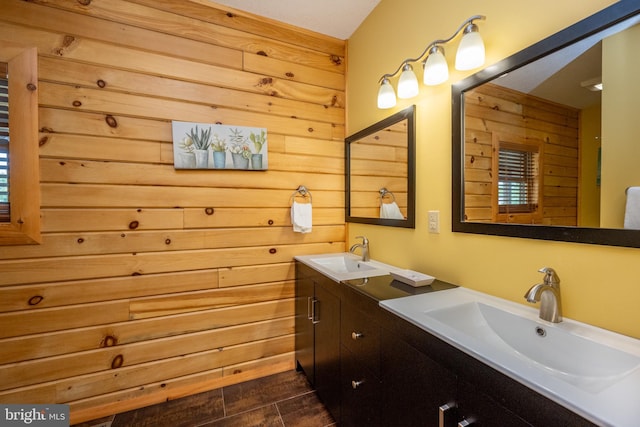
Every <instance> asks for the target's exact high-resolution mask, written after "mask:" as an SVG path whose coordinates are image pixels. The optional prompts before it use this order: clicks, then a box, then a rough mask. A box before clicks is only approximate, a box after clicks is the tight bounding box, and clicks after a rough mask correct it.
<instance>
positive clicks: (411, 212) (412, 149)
mask: <svg viewBox="0 0 640 427" xmlns="http://www.w3.org/2000/svg"><path fill="white" fill-rule="evenodd" d="M415 110H416V106H415V105H412V106H410V107H407V108H405V109H404V110H402V111H399V112H397V113H395V114H393V115H391V116H389V117H387V118H385V119H382V120H380V121H379V122H377V123H374V124H373V125H371V126H369V127H367V128H365V129H362V130H361V131H359V132H356V133H354V134H353V135H351V136H349V137H347V138H346V139H345V140H344V141H345V221H346V222H357V223H361V224H375V225H386V226H394V227H404V228H415V226H416V212H415V210H416V208H415V198H416V119H415ZM405 119H406V120H407V150H408V153H407V154H408V155H407V219H404V220H401V219H387V218H366V217H354V216H351V182H350V181H351V179H350V178H351V162H350V155H351V142H353V141H357V140H359V139H362V138H363V137H365V136H368V135H371V134H373V133H376V132H378V131H380V130H382V129H385V128H387V127H389V126H391V125H394V124H396V123H399V122H401V121H402V120H405Z"/></svg>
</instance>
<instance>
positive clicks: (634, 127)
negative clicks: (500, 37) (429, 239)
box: [452, 0, 640, 247]
mask: <svg viewBox="0 0 640 427" xmlns="http://www.w3.org/2000/svg"><path fill="white" fill-rule="evenodd" d="M639 23H640V7H639V5H638V2H637V1H624V0H623V1H620V2H618V3H615V4H614V5H612V6H610V7H608V8H606V9H604V10H602V11H600V12H598V13H596V14H595V15H593V16H591V17H589V18H587V19H584V20H582V21H580V22H578V23H577V24H574V25H572V26H571V27H569V28H567V29H565V30H563V31H560V32H559V33H557V34H555V35H553V36H551V37H549V38H547V39H545V40H542V41H541V42H539V43H536V44H534V45H533V46H531V47H529V48H527V49H525V50H523V51H521V52H519V53H517V54H515V55H513V56H511V57H509V58H507V59H505V60H503V61H501V62H499V63H498V64H496V65H494V66H491V67H488V68H487V69H485V70H482V71H480V72H479V73H476V74H474V75H473V76H471V77H468V78H466V79H465V80H463V81H461V82H459V83H457V84H455V85H454V86H453V88H452V101H453V116H452V120H453V182H452V184H453V218H452V220H453V231H458V232H468V233H480V234H494V235H502V236H513V237H525V238H535V239H546V240H562V241H571V242H582V243H595V244H603V245H615V246H627V247H640V230H638V228H640V226H639V225H638V224H640V198H639V199H638V200H636V199H635V196H636V195H637V194H639V193H640V167H638V164H637V161H638V160H639V159H640V143H639V142H638V139H639V138H640V79H638V70H639V69H640V56H638V55H637V51H638V46H640V25H639ZM638 197H640V196H638Z"/></svg>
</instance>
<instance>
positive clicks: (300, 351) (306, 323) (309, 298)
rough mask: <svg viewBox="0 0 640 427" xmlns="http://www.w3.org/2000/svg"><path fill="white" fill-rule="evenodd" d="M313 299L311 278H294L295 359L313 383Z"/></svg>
mask: <svg viewBox="0 0 640 427" xmlns="http://www.w3.org/2000/svg"><path fill="white" fill-rule="evenodd" d="M313 301H314V283H313V281H312V280H311V279H308V278H304V277H300V275H298V277H297V278H296V302H295V304H296V335H295V337H296V338H295V341H296V361H297V362H298V363H297V364H298V368H299V369H302V370H303V371H304V373H305V374H306V376H307V379H308V380H309V382H310V383H311V384H312V385H313V384H315V370H314V364H315V360H314V337H313V335H314V334H313V323H312V321H311V309H312V304H313Z"/></svg>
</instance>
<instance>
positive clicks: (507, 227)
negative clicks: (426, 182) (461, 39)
mask: <svg viewBox="0 0 640 427" xmlns="http://www.w3.org/2000/svg"><path fill="white" fill-rule="evenodd" d="M639 13H640V7H639V6H638V3H637V2H634V1H625V0H621V1H619V2H618V3H614V4H613V5H611V6H609V7H607V8H605V9H603V10H601V11H600V12H596V13H595V14H593V15H591V16H589V17H587V18H585V19H583V20H581V21H579V22H577V23H576V24H573V25H571V26H569V27H567V28H566V29H564V30H561V31H559V32H558V33H556V34H554V35H552V36H549V37H547V38H545V39H543V40H542V41H540V42H537V43H535V44H534V45H532V46H530V47H528V48H526V49H524V50H522V51H520V52H518V53H516V54H514V55H511V56H509V57H508V58H506V59H504V60H502V61H500V62H498V63H497V64H495V65H493V66H491V67H488V68H486V69H484V70H481V71H479V72H478V73H476V74H473V75H472V76H469V77H467V78H465V79H464V80H462V81H460V82H458V83H455V84H454V85H453V86H452V88H451V92H452V125H453V128H452V162H453V164H452V231H454V232H462V233H474V234H489V235H496V236H508V237H521V238H529V239H542V240H557V241H564V242H576V243H589V244H598V245H609V246H624V247H632V248H639V247H640V230H626V229H613V228H587V227H568V226H547V225H522V224H503V223H481V222H465V221H464V93H465V91H468V90H471V89H473V88H475V87H477V86H479V85H481V84H483V83H487V82H488V81H490V80H493V79H495V78H497V77H499V76H501V75H503V74H505V73H508V72H511V71H513V70H515V69H517V68H519V67H522V66H524V65H527V64H529V63H531V62H533V61H535V60H537V59H540V58H541V57H543V56H545V55H548V54H551V53H553V52H555V51H557V50H559V49H562V48H564V47H566V46H568V45H570V44H573V43H575V42H577V41H579V40H581V39H583V38H586V37H588V36H591V35H593V34H595V33H597V32H600V31H602V30H604V29H606V28H608V27H611V26H613V25H616V24H618V23H620V22H622V21H624V20H626V19H628V18H631V17H633V16H635V15H637V14H639Z"/></svg>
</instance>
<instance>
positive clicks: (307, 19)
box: [213, 0, 380, 40]
mask: <svg viewBox="0 0 640 427" xmlns="http://www.w3.org/2000/svg"><path fill="white" fill-rule="evenodd" d="M213 1H214V2H215V3H218V4H222V5H226V6H230V7H233V8H234V9H239V10H242V11H245V12H249V13H253V14H254V15H260V16H265V17H267V18H271V19H275V20H277V21H281V22H286V23H287V24H291V25H295V26H296V27H300V28H306V29H307V30H311V31H315V32H317V33H322V34H326V35H329V36H332V37H336V38H338V39H341V40H347V39H348V38H349V37H351V35H352V34H353V32H354V31H355V30H356V28H358V26H359V25H360V24H361V23H362V21H364V19H365V18H366V17H367V15H369V13H370V12H371V11H372V10H373V9H374V8H375V7H376V6H377V4H378V3H379V2H380V0H213Z"/></svg>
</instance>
